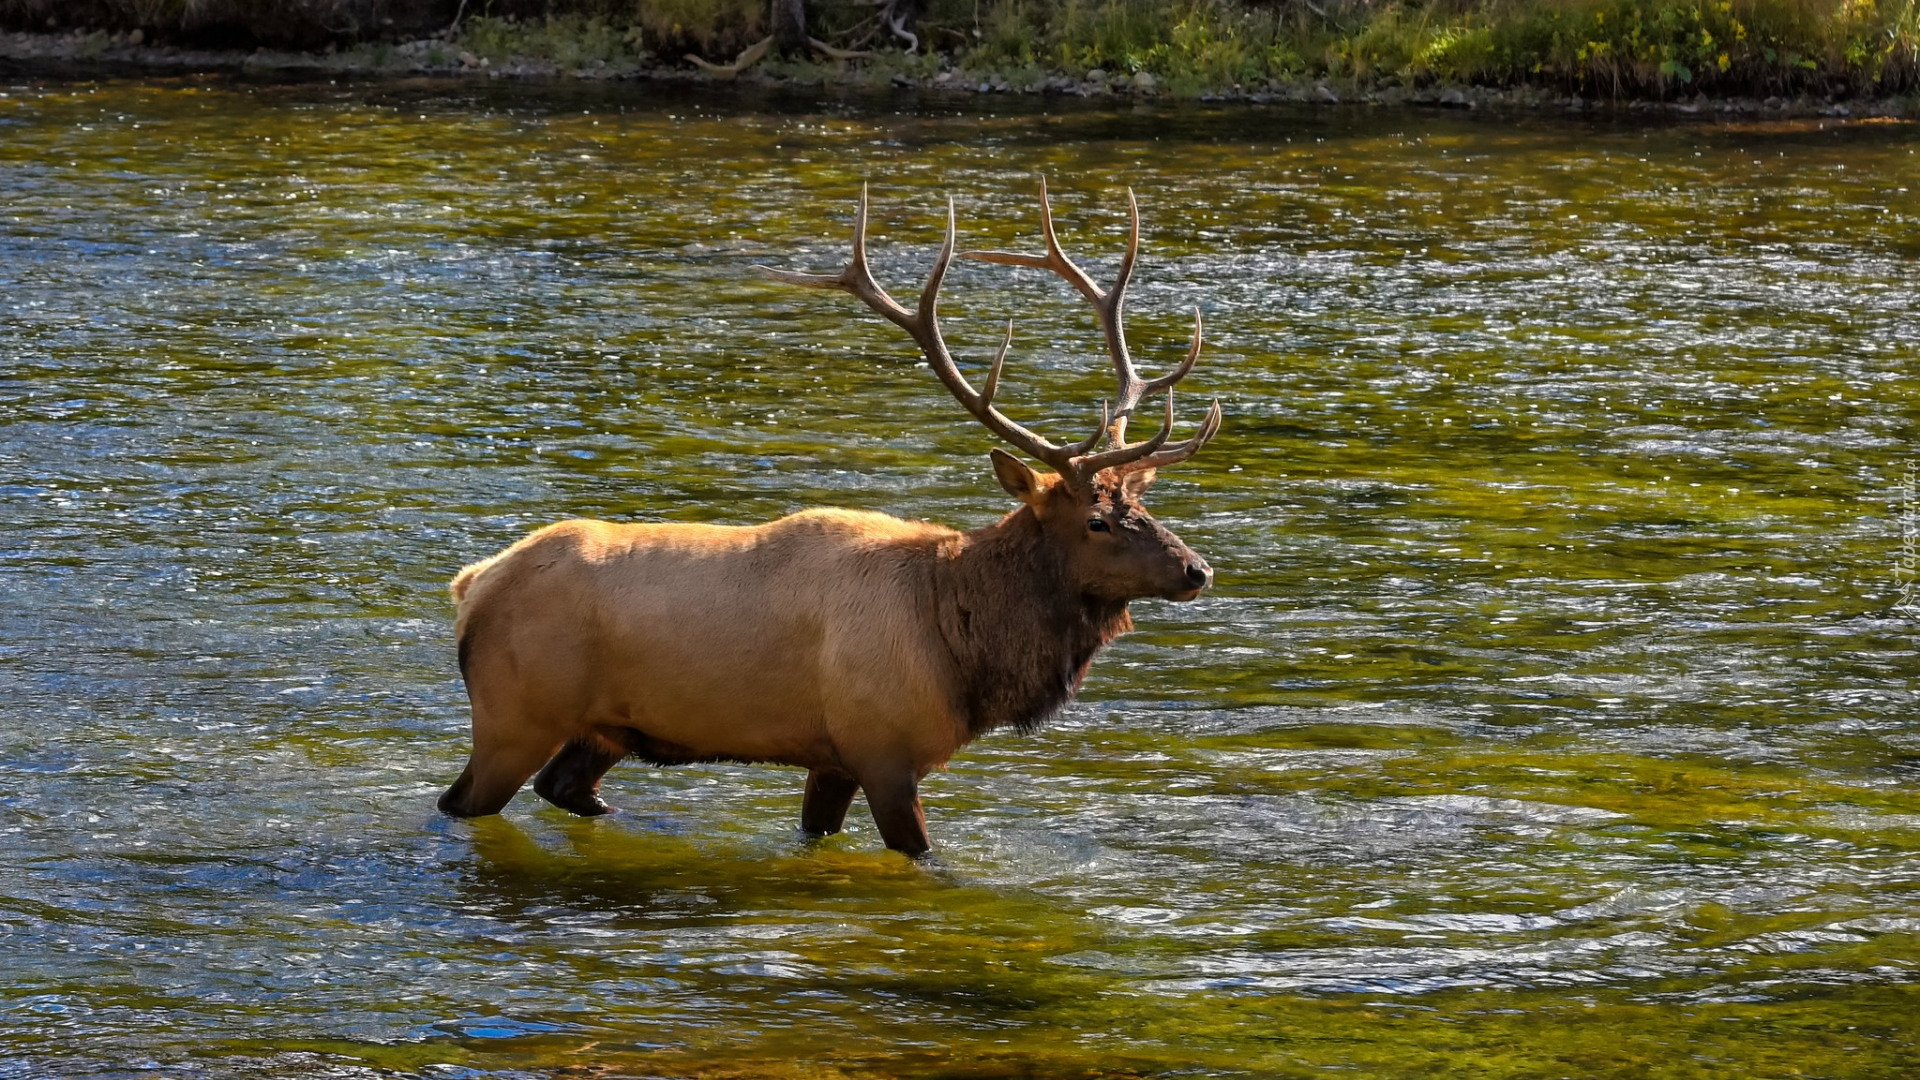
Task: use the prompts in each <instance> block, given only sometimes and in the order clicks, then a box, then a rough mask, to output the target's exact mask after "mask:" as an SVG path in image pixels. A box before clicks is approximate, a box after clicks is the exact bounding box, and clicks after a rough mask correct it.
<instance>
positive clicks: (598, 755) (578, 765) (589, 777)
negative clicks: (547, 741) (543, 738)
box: [533, 731, 627, 817]
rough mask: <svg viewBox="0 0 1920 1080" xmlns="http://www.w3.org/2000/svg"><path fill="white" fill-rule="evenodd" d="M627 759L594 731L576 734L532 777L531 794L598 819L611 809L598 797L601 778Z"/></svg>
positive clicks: (570, 810) (574, 812) (625, 753)
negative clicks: (621, 760) (623, 759)
mask: <svg viewBox="0 0 1920 1080" xmlns="http://www.w3.org/2000/svg"><path fill="white" fill-rule="evenodd" d="M626 756H627V748H626V747H625V746H616V745H614V744H613V743H612V742H609V741H608V740H607V739H606V737H605V736H602V735H600V734H598V733H595V732H591V731H589V732H586V733H584V734H581V735H575V736H574V737H573V738H571V739H569V740H567V744H566V745H565V746H563V747H561V748H560V752H559V753H558V754H555V755H554V756H553V760H551V761H549V762H547V764H546V767H545V768H543V769H541V770H540V772H539V774H538V775H537V776H535V777H534V778H533V790H534V793H535V794H537V795H539V796H540V797H541V798H543V799H545V800H547V801H548V802H550V803H552V804H553V805H555V806H557V807H559V808H560V809H562V810H565V811H567V812H568V813H573V814H579V815H580V816H581V817H597V816H599V815H601V814H605V813H609V812H611V811H612V810H613V807H611V806H608V805H607V804H606V801H605V800H603V799H602V798H600V778H601V777H603V776H605V775H607V770H608V769H611V768H613V767H614V765H616V764H618V763H619V761H620V759H621V758H624V757H626Z"/></svg>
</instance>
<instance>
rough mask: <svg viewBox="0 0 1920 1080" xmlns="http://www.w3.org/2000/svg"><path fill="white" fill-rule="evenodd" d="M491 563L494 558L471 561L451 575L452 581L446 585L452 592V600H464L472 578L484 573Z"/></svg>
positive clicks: (455, 601) (471, 583) (456, 601)
mask: <svg viewBox="0 0 1920 1080" xmlns="http://www.w3.org/2000/svg"><path fill="white" fill-rule="evenodd" d="M493 563H494V560H492V559H482V560H480V561H479V562H477V563H472V564H470V565H468V566H466V567H464V568H462V569H461V571H460V572H459V573H457V574H455V575H453V581H452V582H450V583H449V584H448V585H447V590H448V591H449V592H451V593H453V602H454V603H456V604H458V603H461V602H462V601H464V600H466V598H467V590H468V589H470V588H472V587H473V583H474V580H475V579H476V578H478V577H479V576H480V575H481V574H483V573H486V571H487V568H488V567H489V566H492V565H493Z"/></svg>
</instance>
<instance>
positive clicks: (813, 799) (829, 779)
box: [800, 769, 860, 836]
mask: <svg viewBox="0 0 1920 1080" xmlns="http://www.w3.org/2000/svg"><path fill="white" fill-rule="evenodd" d="M859 790H860V781H858V780H855V779H854V778H853V777H851V776H848V775H847V774H846V773H843V772H841V771H840V770H838V769H812V770H809V771H808V772H807V793H806V795H805V797H804V798H803V799H802V800H801V802H800V829H801V831H803V832H805V833H806V834H807V835H809V836H832V835H833V834H834V833H837V832H839V831H840V830H841V829H842V828H844V827H845V826H846V824H847V808H848V807H850V806H852V805H853V796H854V795H855V794H856V793H857V792H858V791H859Z"/></svg>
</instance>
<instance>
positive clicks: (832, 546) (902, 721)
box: [440, 182, 1220, 855]
mask: <svg viewBox="0 0 1920 1080" xmlns="http://www.w3.org/2000/svg"><path fill="white" fill-rule="evenodd" d="M1127 201H1128V208H1129V211H1130V212H1131V217H1132V231H1131V233H1130V235H1129V237H1128V240H1127V251H1126V256H1125V257H1124V258H1123V259H1122V260H1121V262H1120V270H1119V275H1118V278H1117V279H1116V280H1115V282H1114V284H1113V287H1112V288H1110V289H1102V288H1100V287H1099V286H1098V285H1096V284H1095V283H1094V281H1093V279H1092V278H1090V277H1088V276H1087V274H1086V273H1085V272H1084V271H1083V270H1081V269H1080V267H1078V266H1076V265H1075V264H1074V263H1073V261H1072V260H1071V259H1069V258H1068V257H1067V256H1066V254H1065V253H1064V252H1062V251H1061V250H1060V245H1059V242H1058V241H1057V240H1056V239H1055V237H1054V230H1053V215H1052V211H1051V209H1050V208H1049V206H1048V204H1047V193H1046V186H1045V184H1044V182H1043V183H1042V185H1041V188H1040V226H1041V232H1042V235H1043V237H1044V238H1045V241H1046V251H1045V253H1044V254H1041V255H1023V254H1017V253H1012V252H1001V251H968V252H963V253H961V257H962V258H969V259H978V260H982V261H985V262H992V263H1002V264H1009V265H1013V266H1027V267H1038V268H1043V269H1046V270H1050V271H1052V272H1053V273H1055V274H1058V275H1059V276H1060V277H1062V278H1065V279H1066V281H1067V282H1068V283H1069V284H1071V285H1072V286H1073V288H1074V289H1075V290H1077V291H1078V292H1079V293H1080V294H1081V295H1082V296H1084V297H1085V298H1086V299H1087V300H1088V301H1089V302H1090V303H1091V304H1092V305H1093V307H1094V310H1095V311H1096V312H1097V313H1098V316H1099V322H1100V327H1101V329H1102V331H1103V332H1104V333H1105V336H1106V344H1107V351H1108V353H1109V354H1110V355H1111V357H1112V360H1113V369H1114V372H1115V374H1116V376H1117V377H1118V379H1119V388H1118V393H1117V398H1116V400H1115V402H1114V403H1113V405H1112V407H1111V408H1107V407H1105V406H1103V407H1102V411H1101V419H1100V426H1099V427H1098V428H1097V429H1096V430H1095V431H1094V432H1093V433H1092V434H1091V435H1089V436H1088V437H1087V438H1085V439H1084V440H1082V441H1079V442H1076V443H1071V444H1068V445H1064V446H1061V445H1055V444H1054V443H1052V442H1049V441H1048V440H1047V439H1045V438H1043V437H1041V436H1040V435H1038V434H1035V433H1034V432H1032V431H1030V430H1028V429H1027V428H1025V427H1023V426H1021V425H1020V424H1017V423H1015V422H1014V421H1012V420H1010V419H1008V418H1007V416H1006V415H1005V414H1004V413H1002V412H1001V411H1000V410H999V408H998V407H997V406H995V405H994V401H993V399H994V393H995V392H996V391H997V390H998V389H999V386H1000V373H1001V367H1002V365H1003V364H1004V362H1005V361H1006V357H1007V348H1008V345H1009V344H1010V343H1011V342H1012V340H1013V326H1012V323H1008V326H1007V338H1006V341H1005V342H1003V343H1002V344H1001V346H1000V351H999V353H998V354H997V355H996V356H995V357H994V358H993V363H992V366H991V367H990V368H989V369H988V371H987V379H986V383H985V385H984V387H982V388H981V389H979V390H975V389H974V388H973V386H972V385H971V384H970V383H969V382H968V381H967V379H966V377H965V376H963V375H962V374H961V373H960V370H959V368H958V367H957V366H956V365H955V363H954V360H953V356H952V354H951V353H950V352H948V350H947V345H946V342H945V340H944V339H943V338H942V337H941V333H940V324H939V322H938V320H937V319H936V317H935V314H934V309H935V304H936V302H937V301H938V299H939V295H940V285H941V281H942V280H943V278H944V277H945V275H946V272H947V268H948V266H949V265H950V264H951V262H952V260H953V258H954V250H953V247H954V242H953V239H954V229H953V204H952V201H951V200H949V201H948V204H947V230H946V242H945V243H944V244H943V245H941V248H940V254H939V257H938V258H936V259H935V260H934V264H933V270H932V272H931V273H930V274H929V275H928V277H927V283H926V286H925V287H924V288H923V289H922V290H921V292H920V302H919V306H918V307H917V308H916V309H915V310H913V311H908V310H907V309H906V308H904V307H902V306H901V305H900V304H899V303H897V302H896V301H894V299H893V298H892V297H890V296H888V295H887V293H886V291H885V290H883V289H882V288H881V287H880V286H879V284H878V283H876V282H875V281H874V279H873V275H872V272H871V271H870V270H869V268H868V266H867V250H866V231H867V196H866V191H865V189H864V188H863V189H862V191H861V194H860V210H859V214H858V216H857V217H856V218H855V222H854V230H853V257H852V259H851V261H849V262H848V263H847V265H846V267H845V268H844V269H843V270H841V271H840V272H839V273H837V274H803V273H795V272H792V271H786V270H773V269H769V268H767V267H756V269H758V270H760V271H761V272H762V273H764V274H766V275H767V276H768V277H771V278H774V279H776V280H779V281H784V282H788V283H791V284H794V285H804V286H808V287H811V288H822V289H840V290H843V291H845V292H849V293H852V294H853V295H854V296H855V297H857V298H858V299H859V300H860V301H861V302H863V303H865V304H866V305H867V306H868V307H870V308H872V309H873V310H874V311H876V312H878V313H879V314H880V315H881V316H883V317H885V318H886V319H887V320H888V321H890V322H892V323H894V324H896V325H898V326H899V327H900V328H901V329H903V330H905V331H906V332H907V334H908V335H909V336H910V337H912V338H913V340H914V341H915V342H916V343H917V344H918V345H919V346H920V350H921V352H923V353H924V354H925V355H926V359H927V363H928V365H929V366H930V367H932V369H933V372H934V374H935V375H937V376H938V377H939V378H940V381H941V382H942V383H943V384H945V385H946V387H947V389H948V390H950V391H952V393H953V396H954V397H955V398H957V399H959V401H960V404H961V406H962V407H964V408H965V409H966V410H967V412H968V413H970V414H972V415H973V417H974V418H975V419H977V420H979V421H980V423H982V424H984V425H985V426H986V428H987V430H989V431H991V432H993V433H994V434H995V435H997V436H999V437H1000V438H1001V439H1003V440H1005V441H1006V442H1008V443H1010V444H1012V445H1013V446H1014V447H1015V448H1017V449H1019V450H1022V451H1024V452H1026V453H1027V454H1029V455H1031V456H1032V457H1033V458H1035V459H1037V460H1039V461H1041V462H1044V463H1045V464H1046V465H1047V466H1048V468H1049V469H1051V472H1050V473H1042V472H1039V471H1036V470H1034V469H1032V468H1030V467H1028V466H1027V465H1026V464H1024V463H1022V462H1021V461H1020V459H1018V458H1016V457H1014V456H1013V455H1012V454H1009V453H1007V452H1006V451H1004V450H1001V449H999V448H998V447H996V448H994V449H993V451H992V461H993V471H994V474H995V476H996V477H998V479H999V481H1000V485H1001V486H1002V487H1004V488H1005V489H1006V490H1007V493H1008V494H1009V495H1012V496H1013V497H1014V498H1015V499H1018V500H1019V502H1020V504H1021V505H1020V507H1019V509H1016V510H1014V511H1013V512H1012V513H1010V514H1008V515H1006V516H1005V517H1004V518H1002V519H1000V521H999V522H998V523H996V524H994V525H990V526H988V527H986V528H983V529H979V530H976V531H973V532H957V531H955V530H953V529H948V528H944V527H941V526H938V525H932V524H926V523H918V522H911V521H903V520H901V519H899V518H895V517H889V516H887V515H885V514H878V513H868V512H864V511H858V510H834V509H816V510H804V511H801V512H800V513H797V514H793V515H791V516H789V517H784V518H781V519H779V520H778V521H773V522H770V523H767V524H764V525H751V526H718V525H693V524H642V525H622V524H610V523H607V522H603V521H565V522H561V523H560V524H558V525H552V526H549V527H547V528H544V529H541V530H539V531H538V532H535V533H533V534H532V535H531V536H528V537H527V538H525V539H524V540H521V541H520V542H519V543H517V544H514V545H513V546H512V547H509V548H507V549H506V550H505V551H503V552H501V553H500V554H498V555H495V556H494V557H492V558H490V559H487V560H485V561H482V562H478V563H475V564H473V565H472V566H469V567H467V568H466V569H464V570H462V571H460V573H459V575H458V576H457V577H455V578H454V579H453V585H452V590H453V595H454V598H455V600H456V601H457V602H458V604H459V617H458V622H457V625H456V627H455V633H456V636H457V637H458V639H459V650H460V670H461V674H462V676H463V677H464V678H465V680H466V686H467V694H468V697H469V698H470V700H471V701H472V704H473V754H472V756H471V758H470V759H469V760H468V762H467V768H466V771H465V772H463V773H461V774H460V778H459V779H458V780H457V781H455V782H454V784H453V786H452V787H450V788H448V789H447V792H446V794H445V795H443V796H442V797H441V799H440V809H441V810H443V811H445V812H446V813H449V814H454V815H458V816H462V817H469V816H475V815H481V814H492V813H497V812H498V811H499V810H500V809H501V808H502V807H503V806H505V805H506V804H507V801H508V800H510V799H511V798H513V796H514V794H515V792H517V791H518V790H519V789H520V786H521V785H522V784H524V783H525V782H526V780H527V778H528V777H529V776H532V777H533V789H534V791H536V792H538V793H539V795H540V796H541V797H542V798H544V799H546V800H547V801H548V802H550V803H553V804H554V805H555V806H558V807H561V808H562V809H565V810H569V811H572V812H573V813H576V814H582V815H592V814H603V813H606V812H607V811H608V810H609V809H610V808H609V807H608V806H607V804H606V803H605V802H603V801H601V798H600V794H599V785H600V779H601V777H602V776H604V775H605V774H606V772H607V770H608V769H610V768H611V767H612V766H613V765H614V763H615V762H618V761H619V760H621V759H622V758H625V757H628V756H630V755H631V756H634V757H638V758H641V759H642V760H645V761H648V762H651V763H653V764H655V765H674V764H681V763H686V762H695V761H738V762H762V763H771V764H779V765H797V766H800V767H802V768H804V769H806V770H807V783H806V794H805V796H804V798H803V800H802V802H801V808H800V825H801V828H802V829H804V830H805V831H806V832H808V833H811V834H816V835H824V834H829V833H834V832H838V831H839V830H840V828H841V827H842V825H843V824H844V823H845V821H846V816H847V810H848V808H849V807H850V806H851V804H852V802H853V797H854V795H855V793H856V792H860V791H864V792H865V793H866V796H867V804H868V806H869V808H870V809H871V810H872V812H873V819H874V821H875V823H876V824H877V825H878V826H879V829H880V835H881V837H882V838H883V839H884V840H885V841H886V845H887V846H888V847H890V848H893V849H895V850H897V851H902V852H906V853H908V854H910V855H917V854H920V853H922V852H924V851H926V850H927V849H928V842H927V825H926V817H925V815H924V813H923V812H922V810H921V807H920V797H919V783H920V780H921V779H922V778H923V777H925V776H926V775H927V773H928V772H930V771H932V770H933V769H936V768H939V767H940V766H942V765H944V764H945V763H946V761H947V760H948V759H949V758H950V757H952V756H953V754H954V752H955V751H956V750H958V749H959V748H960V747H962V746H964V745H966V744H967V743H968V742H970V741H971V740H973V739H975V738H978V737H979V736H981V735H983V734H985V733H987V732H989V731H993V730H994V729H996V728H1001V727H1007V726H1012V727H1016V728H1021V729H1031V728H1033V727H1035V726H1037V725H1039V724H1040V723H1042V722H1043V721H1045V720H1046V719H1047V718H1048V717H1049V716H1051V715H1052V714H1054V713H1055V712H1057V711H1058V710H1059V709H1060V707H1061V706H1062V705H1064V704H1066V702H1067V701H1068V700H1070V699H1071V698H1072V697H1073V695H1074V692H1075V691H1076V690H1078V689H1079V686H1080V681H1081V679H1082V677H1083V676H1084V675H1085V674H1086V671H1087V666H1088V665H1089V664H1090V663H1091V662H1092V660H1093V656H1094V654H1095V653H1096V652H1098V651H1099V650H1100V649H1101V648H1102V647H1103V646H1105V645H1106V644H1107V643H1108V642H1110V641H1112V640H1113V639H1114V638H1115V637H1116V636H1118V635H1119V634H1121V633H1123V632H1125V631H1126V630H1128V629H1131V628H1132V626H1133V621H1132V618H1131V616H1130V615H1129V614H1128V611H1127V605H1128V602H1129V601H1132V600H1135V599H1140V598H1143V597H1161V598H1164V599H1168V600H1191V599H1193V598H1194V597H1195V596H1198V595H1199V594H1200V592H1201V590H1203V589H1205V588H1206V587H1207V585H1208V584H1209V583H1210V582H1211V581H1212V579H1213V571H1212V569H1211V568H1210V567H1208V565H1207V563H1206V560H1204V559H1202V558H1200V556H1198V555H1196V554H1194V553H1193V552H1192V551H1191V550H1189V549H1188V548H1187V546H1186V545H1185V544H1184V543H1181V541H1180V539H1179V538H1178V537H1176V536H1174V535H1173V533H1171V532H1169V531H1168V530H1167V529H1166V527H1165V526H1163V525H1161V524H1160V523H1159V522H1157V521H1155V520H1154V519H1153V517H1152V516H1151V515H1149V514H1148V513H1147V511H1146V508H1145V507H1143V506H1142V505H1141V503H1140V499H1141V496H1142V495H1143V494H1145V493H1146V490H1147V487H1148V485H1150V484H1152V483H1153V479H1154V473H1155V470H1157V469H1160V468H1163V467H1165V466H1168V465H1172V464H1175V463H1176V462H1180V461H1184V460H1186V459H1187V458H1189V457H1191V456H1193V454H1194V453H1195V452H1196V451H1198V450H1199V449H1200V448H1201V447H1202V446H1205V445H1206V444H1207V442H1208V440H1210V439H1212V438H1213V437H1214V434H1215V433H1216V432H1218V431H1219V430H1220V403H1219V402H1218V401H1215V402H1214V403H1213V407H1212V408H1211V409H1210V410H1208V412H1207V415H1206V418H1205V419H1204V420H1203V421H1202V422H1201V424H1200V426H1199V428H1198V430H1197V431H1195V433H1194V434H1193V435H1192V436H1191V437H1190V438H1188V439H1186V440H1184V441H1182V442H1178V443H1169V439H1170V437H1171V432H1172V429H1173V420H1174V410H1173V387H1174V384H1176V383H1178V382H1179V381H1180V380H1181V379H1183V378H1185V377H1186V375H1187V373H1188V372H1190V371H1191V370H1193V365H1194V362H1195V361H1196V360H1198V359H1199V356H1200V341H1201V328H1200V315H1199V311H1198V310H1197V309H1196V310H1195V312H1194V327H1193V345H1192V347H1191V348H1190V349H1189V350H1188V352H1187V356H1186V359H1185V360H1184V361H1183V362H1181V363H1180V364H1179V365H1178V366H1177V367H1176V368H1174V369H1173V370H1172V371H1171V372H1169V373H1168V374H1165V375H1162V376H1160V377H1159V378H1154V379H1146V378H1142V377H1141V376H1140V374H1139V373H1138V372H1137V371H1136V370H1135V369H1134V365H1133V360H1132V357H1131V356H1130V355H1129V353H1128V350H1127V342H1126V337H1125V332H1124V327H1123V325H1122V310H1121V308H1122V304H1123V303H1124V301H1125V299H1126V289H1127V283H1128V280H1129V279H1130V278H1131V276H1132V274H1133V269H1134V260H1135V257H1136V255H1137V253H1138V251H1139V246H1140V213H1139V209H1138V206H1137V204H1135V203H1134V200H1133V193H1132V192H1131V191H1129V192H1128V193H1127ZM1163 391H1164V392H1165V394H1166V416H1165V420H1164V421H1163V422H1162V424H1161V425H1160V428H1159V430H1158V431H1157V432H1156V433H1155V434H1154V435H1153V436H1152V437H1150V438H1148V439H1145V440H1143V441H1141V442H1136V443H1128V442H1127V441H1126V431H1127V421H1128V419H1129V418H1130V417H1131V416H1132V415H1133V412H1134V410H1135V408H1136V407H1138V406H1139V404H1140V402H1141V401H1142V399H1145V398H1147V397H1148V395H1153V394H1159V393H1161V392H1163ZM536 772H537V773H538V775H535V773H536Z"/></svg>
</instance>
